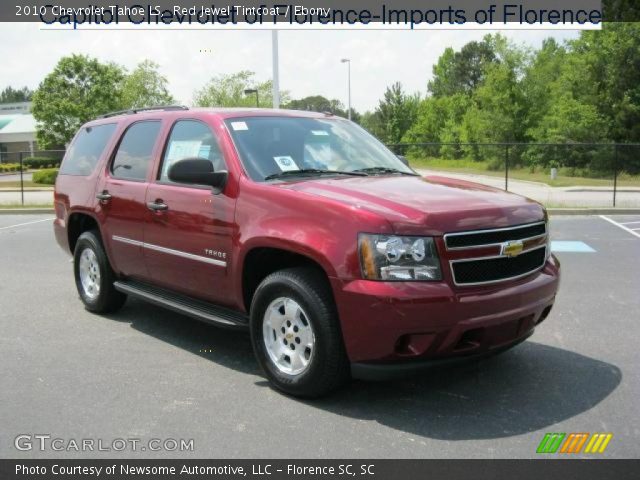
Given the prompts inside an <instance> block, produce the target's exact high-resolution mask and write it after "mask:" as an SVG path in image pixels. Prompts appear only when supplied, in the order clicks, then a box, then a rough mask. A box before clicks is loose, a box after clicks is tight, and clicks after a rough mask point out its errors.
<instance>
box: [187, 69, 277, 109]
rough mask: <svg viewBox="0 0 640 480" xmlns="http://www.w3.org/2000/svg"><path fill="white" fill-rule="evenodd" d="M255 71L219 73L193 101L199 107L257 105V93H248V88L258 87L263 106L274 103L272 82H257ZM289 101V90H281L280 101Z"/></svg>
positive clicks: (199, 91) (197, 93)
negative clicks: (246, 92)
mask: <svg viewBox="0 0 640 480" xmlns="http://www.w3.org/2000/svg"><path fill="white" fill-rule="evenodd" d="M254 75H255V73H253V72H250V71H248V70H243V71H240V72H237V73H232V74H228V75H224V74H223V75H217V76H215V77H213V78H212V79H211V80H209V82H208V83H207V84H206V85H205V86H204V87H202V88H201V89H200V90H198V91H196V93H195V95H194V99H193V103H194V104H195V105H196V106H198V107H255V106H256V97H255V94H250V95H246V94H245V93H244V91H245V90H247V89H257V90H258V97H259V100H260V106H261V107H271V105H272V104H273V96H272V85H273V84H272V82H271V80H267V81H264V82H256V81H255V80H254ZM288 101H289V94H288V92H286V91H285V92H280V102H281V103H282V104H285V103H287V102H288Z"/></svg>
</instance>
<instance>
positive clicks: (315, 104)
mask: <svg viewBox="0 0 640 480" xmlns="http://www.w3.org/2000/svg"><path fill="white" fill-rule="evenodd" d="M283 108H288V109H291V110H307V111H310V112H331V113H333V114H334V115H338V116H340V117H344V118H347V117H348V116H349V112H348V111H347V109H346V108H345V106H344V105H343V103H342V102H341V101H340V100H336V99H333V100H329V99H328V98H326V97H323V96H322V95H310V96H308V97H304V98H301V99H298V100H291V101H290V102H289V103H287V104H285V105H283ZM351 120H353V121H354V122H357V123H359V121H360V114H359V113H358V112H356V111H355V110H354V109H353V108H352V109H351Z"/></svg>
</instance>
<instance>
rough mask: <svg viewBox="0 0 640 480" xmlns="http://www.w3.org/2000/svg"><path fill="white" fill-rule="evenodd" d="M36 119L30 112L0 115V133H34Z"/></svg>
mask: <svg viewBox="0 0 640 480" xmlns="http://www.w3.org/2000/svg"><path fill="white" fill-rule="evenodd" d="M35 131H36V120H35V118H33V115H31V114H25V115H0V135H5V134H10V133H34V132H35Z"/></svg>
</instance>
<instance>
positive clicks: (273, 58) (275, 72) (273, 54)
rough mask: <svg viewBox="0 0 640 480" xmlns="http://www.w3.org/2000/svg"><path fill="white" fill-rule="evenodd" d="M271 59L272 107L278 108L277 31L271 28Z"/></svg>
mask: <svg viewBox="0 0 640 480" xmlns="http://www.w3.org/2000/svg"><path fill="white" fill-rule="evenodd" d="M271 61H272V69H273V81H272V82H271V83H272V84H273V108H280V67H279V66H278V31H277V30H271Z"/></svg>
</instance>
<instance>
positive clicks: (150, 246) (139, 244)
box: [111, 235, 227, 267]
mask: <svg viewBox="0 0 640 480" xmlns="http://www.w3.org/2000/svg"><path fill="white" fill-rule="evenodd" d="M111 238H112V239H113V240H115V241H116V242H122V243H128V244H129V245H134V246H136V247H142V248H148V249H149V250H155V251H156V252H160V253H166V254H168V255H175V256H176V257H182V258H187V259H189V260H195V261H197V262H203V263H210V264H211V265H217V266H218V267H226V266H227V262H224V261H222V260H216V259H215V258H207V257H201V256H200V255H194V254H193V253H187V252H183V251H181V250H174V249H172V248H166V247H161V246H159V245H153V244H152V243H145V242H141V241H139V240H132V239H130V238H125V237H119V236H118V235H113V236H112V237H111Z"/></svg>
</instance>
